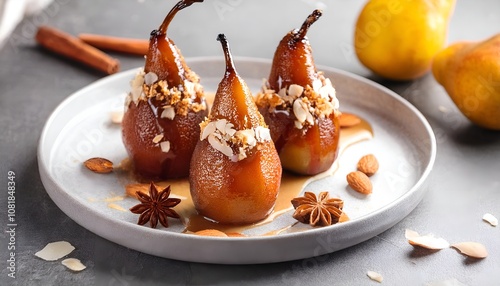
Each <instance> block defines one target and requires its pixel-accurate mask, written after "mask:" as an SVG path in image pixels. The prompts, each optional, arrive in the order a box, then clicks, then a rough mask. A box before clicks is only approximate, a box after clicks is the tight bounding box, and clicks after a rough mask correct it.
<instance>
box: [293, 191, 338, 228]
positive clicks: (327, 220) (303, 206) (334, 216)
mask: <svg viewBox="0 0 500 286" xmlns="http://www.w3.org/2000/svg"><path fill="white" fill-rule="evenodd" d="M292 205H293V207H294V208H295V212H294V213H293V218H294V219H296V220H298V221H300V222H302V223H308V224H310V225H312V226H327V225H332V224H334V223H337V222H338V221H339V218H340V216H341V215H342V208H343V207H344V201H342V200H341V199H339V198H330V194H329V193H328V192H321V193H319V195H318V197H316V194H314V193H311V192H305V193H304V196H303V197H298V198H294V199H292Z"/></svg>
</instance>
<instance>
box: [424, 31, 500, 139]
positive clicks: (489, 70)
mask: <svg viewBox="0 0 500 286" xmlns="http://www.w3.org/2000/svg"><path fill="white" fill-rule="evenodd" d="M432 73H433V74H434V78H436V80H437V81H438V82H439V83H440V84H441V85H442V86H443V87H444V88H445V90H446V92H448V94H449V95H450V97H451V99H452V100H453V102H454V103H455V104H456V105H457V107H458V109H460V111H461V112H462V113H463V114H464V115H465V116H466V117H467V118H469V119H470V120H471V121H472V122H474V123H475V124H477V125H479V126H481V127H484V128H487V129H493V130H500V34H497V35H495V36H493V37H491V38H489V39H487V40H484V41H480V42H460V43H455V44H453V45H450V46H449V47H447V48H446V49H444V50H442V51H441V52H439V53H438V54H437V55H436V57H435V58H434V62H433V64H432Z"/></svg>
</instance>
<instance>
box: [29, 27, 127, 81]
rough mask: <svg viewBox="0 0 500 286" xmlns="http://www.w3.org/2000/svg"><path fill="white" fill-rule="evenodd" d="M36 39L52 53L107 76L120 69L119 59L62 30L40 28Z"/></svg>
mask: <svg viewBox="0 0 500 286" xmlns="http://www.w3.org/2000/svg"><path fill="white" fill-rule="evenodd" d="M35 39H36V41H37V42H38V43H39V44H40V45H41V46H43V47H44V48H46V49H48V50H50V51H52V52H55V53H57V54H59V55H62V56H64V57H67V58H69V59H72V60H75V61H78V62H80V63H82V64H85V65H87V66H89V67H92V68H95V69H97V70H99V71H102V72H105V73H107V74H113V73H116V72H118V70H119V69H120V62H119V61H118V60H117V59H114V58H112V57H110V56H109V55H107V54H105V53H104V52H102V51H100V50H98V49H96V48H94V47H92V46H91V45H88V44H86V43H84V42H83V41H82V40H80V39H78V38H76V37H73V36H72V35H70V34H67V33H65V32H63V31H61V30H58V29H55V28H52V27H48V26H40V27H39V28H38V31H37V33H36V35H35Z"/></svg>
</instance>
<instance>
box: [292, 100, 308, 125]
mask: <svg viewBox="0 0 500 286" xmlns="http://www.w3.org/2000/svg"><path fill="white" fill-rule="evenodd" d="M307 113H308V112H307V110H306V109H305V108H304V107H303V105H302V100H299V99H296V100H295V101H294V102H293V114H295V117H296V118H297V120H298V121H299V122H300V123H304V122H305V121H306V118H307Z"/></svg>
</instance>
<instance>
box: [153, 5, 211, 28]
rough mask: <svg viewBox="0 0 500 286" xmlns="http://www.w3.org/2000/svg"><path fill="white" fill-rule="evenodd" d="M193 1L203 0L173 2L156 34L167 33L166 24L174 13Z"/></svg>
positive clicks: (168, 23)
mask: <svg viewBox="0 0 500 286" xmlns="http://www.w3.org/2000/svg"><path fill="white" fill-rule="evenodd" d="M195 2H203V0H181V1H179V2H177V4H175V6H174V7H173V8H172V10H170V12H168V14H167V16H166V17H165V20H163V23H162V24H161V26H160V28H159V29H158V31H156V34H157V35H166V34H167V28H168V25H170V22H172V19H173V18H174V16H175V14H177V12H179V11H180V10H182V9H184V8H186V7H189V6H191V4H193V3H195Z"/></svg>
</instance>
